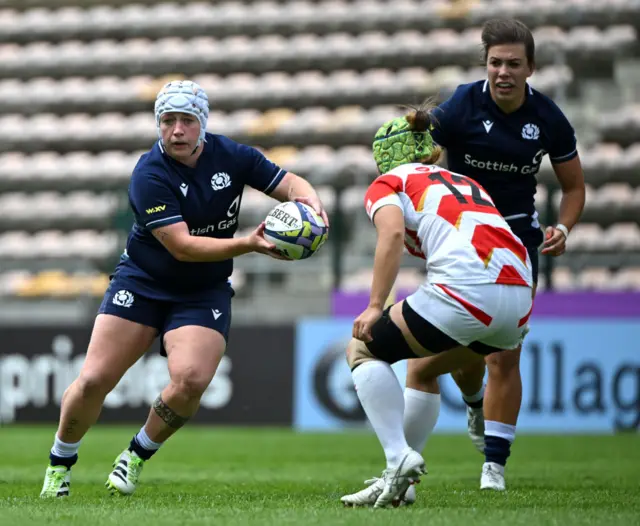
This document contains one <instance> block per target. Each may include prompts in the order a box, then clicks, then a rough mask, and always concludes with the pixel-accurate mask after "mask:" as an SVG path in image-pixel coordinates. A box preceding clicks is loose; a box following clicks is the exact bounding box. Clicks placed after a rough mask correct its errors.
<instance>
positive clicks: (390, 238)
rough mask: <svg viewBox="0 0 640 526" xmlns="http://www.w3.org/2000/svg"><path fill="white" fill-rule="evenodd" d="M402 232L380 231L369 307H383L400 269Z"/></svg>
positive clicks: (402, 243)
mask: <svg viewBox="0 0 640 526" xmlns="http://www.w3.org/2000/svg"><path fill="white" fill-rule="evenodd" d="M403 247H404V234H403V233H402V232H392V233H380V234H379V235H378V243H377V245H376V254H375V257H374V260H373V284H372V286H371V296H370V299H369V306H370V307H378V308H380V309H382V308H383V307H384V304H385V302H386V301H387V298H388V297H389V294H390V293H391V289H392V288H393V284H394V283H395V281H396V277H397V276H398V271H399V270H400V262H401V261H402V252H403Z"/></svg>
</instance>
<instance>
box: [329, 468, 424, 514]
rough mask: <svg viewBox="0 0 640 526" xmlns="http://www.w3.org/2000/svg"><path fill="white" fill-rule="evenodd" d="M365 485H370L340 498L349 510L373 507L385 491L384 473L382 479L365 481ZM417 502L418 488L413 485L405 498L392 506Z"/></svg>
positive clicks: (401, 498) (399, 499)
mask: <svg viewBox="0 0 640 526" xmlns="http://www.w3.org/2000/svg"><path fill="white" fill-rule="evenodd" d="M364 483H365V484H368V486H367V487H366V488H364V489H363V490H360V491H358V492H357V493H353V494H351V495H345V496H344V497H341V498H340V501H341V502H342V503H343V504H344V505H345V506H346V507H349V508H358V507H371V506H373V505H374V504H375V503H376V501H377V500H378V497H379V496H380V494H381V493H382V490H384V472H383V473H382V476H381V477H374V478H372V479H369V480H365V481H364ZM415 501H416V487H415V485H413V484H411V485H410V486H409V488H408V489H407V492H406V493H405V494H404V496H402V497H399V498H398V499H396V500H394V501H393V503H392V504H393V506H394V507H400V506H411V505H412V504H414V503H415Z"/></svg>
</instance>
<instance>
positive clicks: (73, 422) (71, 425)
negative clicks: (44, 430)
mask: <svg viewBox="0 0 640 526" xmlns="http://www.w3.org/2000/svg"><path fill="white" fill-rule="evenodd" d="M77 424H78V421H77V420H76V419H75V418H72V419H71V420H70V421H69V424H68V425H67V428H66V429H65V432H67V433H73V428H74V427H75V426H76V425H77Z"/></svg>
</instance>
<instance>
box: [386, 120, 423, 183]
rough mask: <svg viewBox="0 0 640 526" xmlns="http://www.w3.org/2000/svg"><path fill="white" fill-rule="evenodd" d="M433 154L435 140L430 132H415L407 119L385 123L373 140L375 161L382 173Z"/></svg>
mask: <svg viewBox="0 0 640 526" xmlns="http://www.w3.org/2000/svg"><path fill="white" fill-rule="evenodd" d="M432 152H433V139H432V138H431V134H430V133H429V132H428V131H421V132H420V131H415V130H412V129H411V125H410V124H409V122H408V121H407V119H406V118H405V117H396V118H395V119H391V120H390V121H388V122H385V123H384V124H383V125H382V126H381V127H380V129H379V130H378V131H377V132H376V135H375V137H374V139H373V159H374V160H375V162H376V164H377V165H378V170H380V173H386V172H389V171H390V170H393V169H394V168H397V167H398V166H400V165H402V164H408V163H415V162H420V159H423V158H424V157H428V156H429V155H431V153H432Z"/></svg>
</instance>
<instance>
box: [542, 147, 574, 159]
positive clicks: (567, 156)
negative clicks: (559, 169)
mask: <svg viewBox="0 0 640 526" xmlns="http://www.w3.org/2000/svg"><path fill="white" fill-rule="evenodd" d="M576 153H578V149H577V148H576V149H575V150H573V151H572V152H571V153H568V154H567V155H561V156H560V157H551V156H549V160H550V161H563V160H565V159H568V158H569V157H572V156H574V155H575V154H576Z"/></svg>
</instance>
